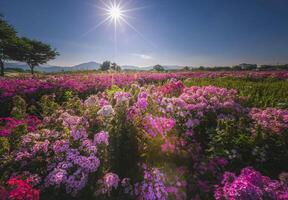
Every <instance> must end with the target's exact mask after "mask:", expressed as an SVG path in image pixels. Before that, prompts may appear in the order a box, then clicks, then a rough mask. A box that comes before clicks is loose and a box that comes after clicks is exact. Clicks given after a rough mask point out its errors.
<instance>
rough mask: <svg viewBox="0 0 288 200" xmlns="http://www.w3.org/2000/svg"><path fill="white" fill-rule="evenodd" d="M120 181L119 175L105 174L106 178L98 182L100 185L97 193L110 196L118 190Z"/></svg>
mask: <svg viewBox="0 0 288 200" xmlns="http://www.w3.org/2000/svg"><path fill="white" fill-rule="evenodd" d="M119 182H120V179H119V177H118V175H117V174H115V173H112V172H109V173H107V174H105V176H104V177H103V178H102V179H100V180H99V181H98V184H99V185H100V188H99V190H98V191H97V192H96V194H97V195H99V194H108V195H109V194H110V192H111V191H112V190H113V188H114V189H117V188H118V184H119Z"/></svg>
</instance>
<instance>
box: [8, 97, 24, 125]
mask: <svg viewBox="0 0 288 200" xmlns="http://www.w3.org/2000/svg"><path fill="white" fill-rule="evenodd" d="M26 107H27V105H26V102H25V100H24V99H23V98H22V97H20V96H18V95H17V96H15V97H13V109H12V111H11V116H12V117H14V118H16V119H23V118H24V117H25V115H26Z"/></svg>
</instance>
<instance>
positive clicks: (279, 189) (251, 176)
mask: <svg viewBox="0 0 288 200" xmlns="http://www.w3.org/2000/svg"><path fill="white" fill-rule="evenodd" d="M215 188H216V190H215V192H214V197H215V199H216V200H224V199H227V200H228V199H229V200H230V199H232V200H233V199H235V200H236V199H241V200H242V199H243V200H245V199H255V200H260V199H271V200H272V199H287V198H288V187H287V186H285V185H283V184H282V183H280V182H279V181H276V180H271V179H270V178H269V177H267V176H263V175H261V173H260V172H258V171H256V170H254V169H253V168H251V167H246V168H244V169H242V170H241V173H240V175H239V176H238V177H237V176H236V175H235V174H234V173H231V172H225V173H224V175H223V179H222V181H221V184H219V185H216V186H215Z"/></svg>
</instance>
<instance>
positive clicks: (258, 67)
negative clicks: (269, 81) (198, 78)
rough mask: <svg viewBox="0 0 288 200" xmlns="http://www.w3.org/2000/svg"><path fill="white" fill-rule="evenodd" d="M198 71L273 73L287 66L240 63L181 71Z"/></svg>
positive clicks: (286, 68)
mask: <svg viewBox="0 0 288 200" xmlns="http://www.w3.org/2000/svg"><path fill="white" fill-rule="evenodd" d="M190 69H191V70H199V71H249V70H252V71H253V70H255V71H271V70H272V71H274V70H288V64H284V65H257V64H246V63H242V64H240V65H235V66H216V67H203V66H200V67H198V68H189V67H184V68H183V70H190Z"/></svg>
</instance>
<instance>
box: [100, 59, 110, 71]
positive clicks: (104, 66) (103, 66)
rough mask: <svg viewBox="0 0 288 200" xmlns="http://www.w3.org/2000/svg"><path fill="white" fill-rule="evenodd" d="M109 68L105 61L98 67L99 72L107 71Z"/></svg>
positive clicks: (108, 62)
mask: <svg viewBox="0 0 288 200" xmlns="http://www.w3.org/2000/svg"><path fill="white" fill-rule="evenodd" d="M110 67H111V62H110V61H108V60H106V61H104V62H103V63H102V64H101V65H100V70H102V71H107V70H109V69H110Z"/></svg>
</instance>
